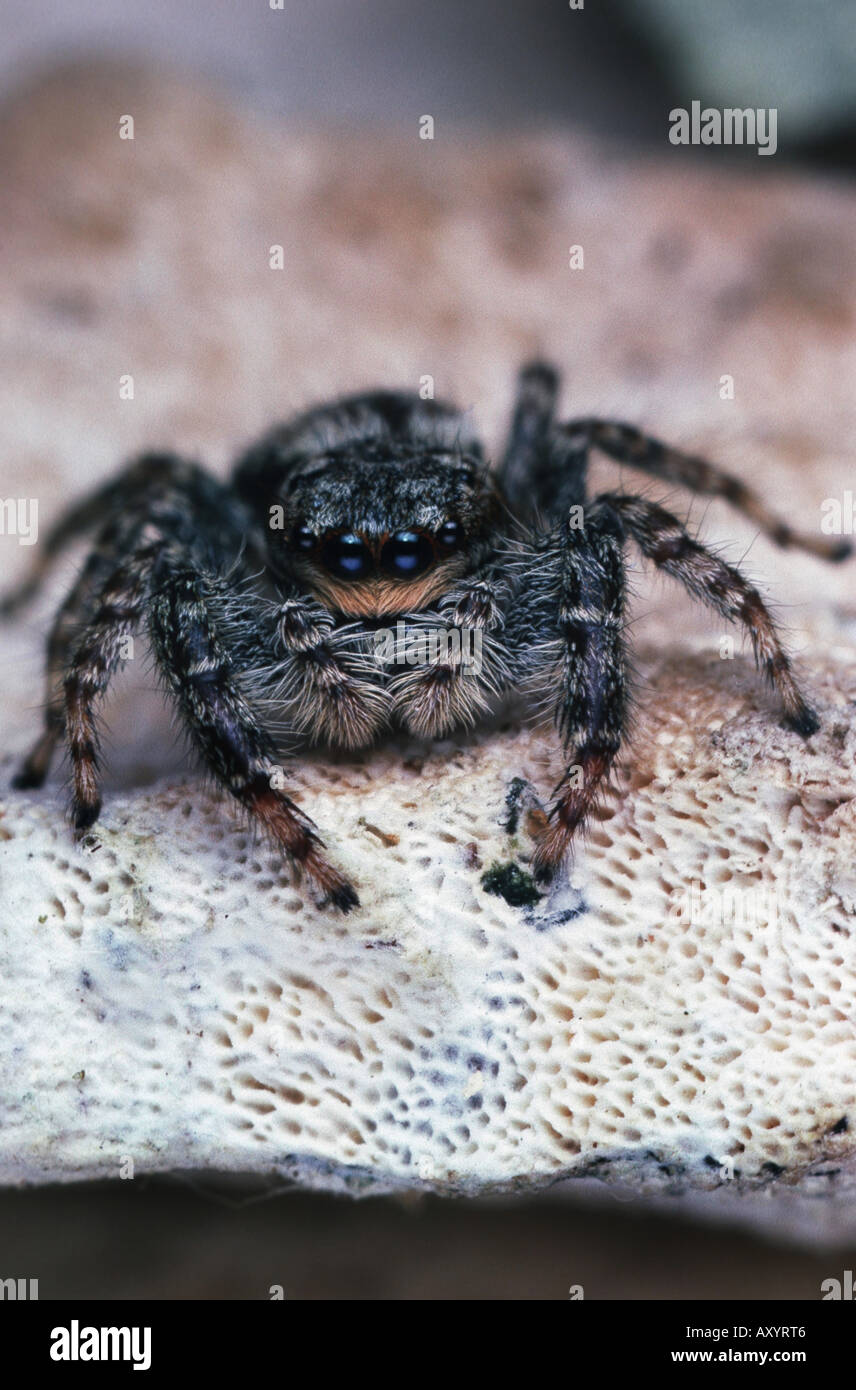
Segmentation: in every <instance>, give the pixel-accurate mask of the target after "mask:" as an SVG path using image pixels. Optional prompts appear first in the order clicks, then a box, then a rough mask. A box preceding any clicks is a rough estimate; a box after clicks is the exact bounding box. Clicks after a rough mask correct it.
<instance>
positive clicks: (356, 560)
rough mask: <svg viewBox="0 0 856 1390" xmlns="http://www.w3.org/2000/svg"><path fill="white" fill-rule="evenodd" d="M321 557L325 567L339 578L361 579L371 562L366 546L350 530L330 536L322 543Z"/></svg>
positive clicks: (366, 572) (369, 552)
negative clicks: (340, 534) (339, 534)
mask: <svg viewBox="0 0 856 1390" xmlns="http://www.w3.org/2000/svg"><path fill="white" fill-rule="evenodd" d="M322 559H323V562H324V566H325V568H326V569H328V570H329V571H330V573H331V574H335V575H336V576H337V577H338V578H339V579H362V578H363V577H364V576H365V575H366V574H368V572H369V570H370V568H371V563H372V557H371V551H370V550H369V548H368V546H367V545H366V544H365V543H364V542H363V541H362V540H360V537H359V536H355V535H354V533H353V532H352V531H349V532H346V533H345V535H342V536H331V537H330V539H329V540H328V541H327V542H326V543H325V545H324V549H323V551H322Z"/></svg>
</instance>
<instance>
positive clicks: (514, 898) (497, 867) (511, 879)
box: [481, 864, 541, 907]
mask: <svg viewBox="0 0 856 1390" xmlns="http://www.w3.org/2000/svg"><path fill="white" fill-rule="evenodd" d="M481 885H482V888H483V889H484V890H485V892H486V893H492V894H493V895H494V896H495V897H497V898H504V899H505V901H506V902H507V903H508V905H509V906H510V907H534V906H535V904H536V903H537V902H540V901H541V894H540V893H539V892H538V889H537V888H536V887H535V881H534V879H533V878H532V876H531V875H530V874H527V873H524V871H523V869H521V868H520V867H519V865H517V864H491V866H490V868H489V869H488V870H487V871H486V872H485V873H483V874H482V876H481Z"/></svg>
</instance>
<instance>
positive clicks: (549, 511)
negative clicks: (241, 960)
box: [4, 363, 850, 912]
mask: <svg viewBox="0 0 856 1390" xmlns="http://www.w3.org/2000/svg"><path fill="white" fill-rule="evenodd" d="M557 391H558V377H557V374H556V372H555V371H553V369H552V368H550V367H548V366H545V365H543V364H541V363H533V364H531V365H529V366H527V367H526V368H524V370H523V371H522V372H521V374H520V377H519V382H518V390H517V399H516V404H515V408H514V413H513V417H512V421H511V430H510V436H509V439H508V443H507V446H506V449H505V454H504V457H503V458H502V461H501V463H500V464H499V467H498V468H497V469H496V470H495V471H490V470H489V468H488V466H487V464H486V461H485V456H484V453H483V451H482V447H481V445H480V443H479V442H478V440H477V439H476V438H475V437H474V435H473V434H472V432H471V430H470V427H469V425H468V424H467V422H466V419H465V418H464V417H463V416H462V415H461V414H460V413H459V412H458V411H456V410H455V409H453V408H452V407H450V406H448V405H444V404H440V403H439V402H434V401H430V400H421V399H419V398H417V397H416V396H413V395H408V394H405V393H401V392H388V391H377V392H372V393H368V394H364V395H357V396H351V397H347V398H345V399H342V400H339V401H337V402H335V403H333V404H330V405H323V406H320V407H318V408H317V409H314V410H310V411H308V412H307V413H306V414H303V415H301V416H299V417H298V418H297V419H296V420H294V421H293V422H292V423H290V424H286V425H282V426H279V427H277V428H275V429H274V430H273V431H272V432H271V433H269V434H268V435H266V436H265V438H263V439H262V440H261V442H260V443H258V444H256V445H255V446H254V447H253V448H252V449H250V450H249V452H248V453H246V454H245V455H244V456H243V457H242V458H241V459H240V460H239V462H238V463H237V466H236V468H235V470H234V472H233V474H232V477H231V480H230V481H229V482H228V483H221V482H218V481H216V480H215V479H214V478H212V477H210V476H209V475H208V474H207V473H205V472H204V471H203V470H202V469H201V468H200V467H198V466H197V465H196V464H194V463H191V462H187V461H185V460H184V459H181V458H178V457H176V456H174V455H172V454H147V455H145V456H144V457H142V458H140V459H138V460H137V461H136V462H135V463H133V464H132V465H131V466H129V467H128V468H127V469H126V470H125V471H124V472H122V473H120V474H119V476H118V477H117V478H116V479H115V480H113V481H111V482H108V483H107V484H106V485H105V486H103V487H101V488H100V489H99V490H98V491H97V492H95V493H94V494H92V495H90V496H88V497H86V498H84V499H83V500H82V501H80V502H78V503H77V504H76V505H75V506H74V507H72V508H71V509H70V510H69V511H67V512H66V513H65V514H64V515H63V516H61V517H60V519H59V521H58V522H57V523H56V525H55V526H54V527H53V529H52V531H51V532H50V534H49V536H48V538H47V543H46V545H45V547H44V549H43V552H42V554H41V558H40V563H39V565H38V569H37V572H36V573H34V574H33V576H32V577H31V578H30V579H29V580H28V581H27V583H25V584H24V585H23V586H22V587H21V589H20V590H19V591H18V592H17V593H16V594H14V595H13V596H11V597H10V598H9V599H8V600H7V601H6V604H5V605H4V607H5V609H6V611H7V612H8V611H11V610H12V609H13V608H15V607H17V606H18V605H19V604H20V603H22V602H23V601H24V600H25V599H26V598H28V597H29V596H30V595H31V594H32V593H33V592H34V591H35V589H36V588H37V585H38V582H39V579H40V577H41V575H42V574H43V573H44V571H45V569H46V568H47V565H48V563H49V561H50V560H51V558H52V557H54V556H55V555H56V554H57V552H58V551H59V550H60V549H61V547H62V546H64V545H65V543H66V542H67V541H69V540H70V539H71V538H72V537H74V536H75V535H77V534H78V533H80V532H83V531H86V530H88V529H89V528H90V527H92V528H96V527H97V528H98V529H97V533H96V534H97V539H96V542H95V548H94V549H93V550H92V551H91V553H90V554H89V557H88V559H87V560H86V562H85V564H84V567H83V569H82V572H81V574H80V577H79V578H78V580H77V582H76V583H75V584H74V586H73V588H72V590H71V592H70V593H69V595H68V597H67V598H66V600H65V602H64V603H63V605H62V607H61V608H60V610H59V613H58V615H57V617H56V620H55V622H54V625H53V629H52V631H51V634H50V637H49V640H48V644H47V697H46V708H45V726H44V732H43V733H42V736H41V737H40V739H39V740H38V742H37V743H36V745H35V747H34V748H33V750H32V752H31V753H30V755H29V757H28V758H27V759H26V761H25V763H24V764H23V767H22V769H21V771H20V773H19V774H18V777H17V778H16V785H17V786H19V787H34V786H38V785H40V784H41V783H42V781H43V780H44V778H45V776H46V774H47V771H48V767H49V764H50V760H51V755H52V753H53V751H54V748H55V746H56V744H57V742H58V741H59V740H60V738H61V737H62V736H63V735H65V738H66V740H67V744H68V750H69V753H70V757H71V768H72V776H73V795H72V802H71V817H72V821H73V823H74V826H75V827H76V830H77V831H78V832H81V833H82V832H84V831H86V830H87V828H88V827H90V826H91V825H92V824H93V822H94V821H95V820H96V819H97V817H98V814H99V811H100V809H101V799H100V795H99V778H98V754H97V733H96V706H97V704H98V702H99V700H100V698H101V697H102V696H103V695H104V694H105V692H106V690H107V687H108V685H109V682H110V678H111V677H112V675H113V673H114V672H115V671H116V670H117V668H118V667H119V666H120V665H121V664H122V661H123V656H124V655H125V654H126V650H127V639H128V637H129V636H130V635H131V634H132V633H133V632H134V631H135V630H136V628H137V627H138V626H139V624H140V623H141V622H143V621H144V620H145V621H146V623H147V625H148V629H149V633H150V637H151V642H152V646H153V650H154V654H155V659H156V661H157V664H158V667H159V669H160V672H161V673H162V675H163V678H164V680H165V683H166V685H167V687H168V688H169V690H170V691H171V692H172V694H173V696H174V698H175V701H176V704H177V707H178V710H179V712H180V714H181V716H182V717H183V720H184V722H185V724H186V726H187V730H188V732H189V734H190V738H191V740H192V742H193V744H194V745H195V747H196V749H197V750H198V752H199V753H200V754H201V755H202V758H203V760H204V762H205V764H206V765H207V767H208V769H209V771H210V772H211V773H212V774H213V776H214V778H215V779H216V781H217V782H218V783H219V784H221V785H222V786H223V787H225V788H226V789H227V790H228V791H230V792H231V793H232V795H233V796H234V797H235V798H236V800H237V801H238V802H239V803H240V804H241V806H243V807H244V808H245V810H246V811H247V812H248V813H249V816H250V818H251V820H252V821H254V822H255V823H256V824H258V825H259V826H260V827H262V828H263V829H264V830H265V831H266V832H267V833H268V834H269V835H270V836H272V837H273V839H274V841H275V842H276V844H277V845H278V846H279V847H280V849H281V851H282V852H283V854H284V855H285V856H286V857H287V858H288V860H289V861H290V862H291V863H292V865H293V866H294V868H295V870H296V871H297V872H298V873H299V872H300V871H302V872H303V873H305V874H306V875H307V877H308V879H309V881H310V884H311V886H312V888H313V890H314V893H315V895H316V896H317V898H318V899H319V901H321V902H323V903H330V904H333V905H334V906H335V907H337V908H339V909H341V910H342V911H343V912H347V911H348V910H349V909H351V908H352V907H355V906H356V905H357V902H358V899H357V895H356V892H355V891H354V888H353V887H352V885H351V884H350V883H349V882H348V880H347V879H346V878H345V877H343V875H342V874H341V873H340V872H339V871H338V870H337V869H336V868H335V867H334V866H333V865H332V864H331V863H330V861H329V860H328V859H327V857H326V854H325V852H324V848H323V844H322V841H321V840H320V838H319V836H318V833H317V831H316V828H315V826H314V825H313V823H312V822H311V821H310V820H309V819H308V817H307V816H305V815H304V814H303V813H302V812H301V811H300V810H299V809H298V808H297V806H296V805H295V804H294V802H293V801H292V800H291V799H290V798H289V797H288V796H287V795H286V793H285V791H284V790H283V789H282V785H281V782H280V780H279V778H278V777H276V776H274V775H273V774H274V771H275V770H278V763H277V761H276V759H277V748H278V746H279V745H278V742H277V738H276V737H275V736H274V731H276V730H277V728H278V727H279V731H280V732H282V731H283V730H287V731H288V732H289V733H290V734H292V735H295V734H299V735H307V736H309V737H311V738H313V739H316V740H321V741H326V742H327V743H329V744H332V745H338V746H344V747H348V748H355V747H358V746H360V745H365V744H368V743H370V742H372V741H373V740H374V739H375V738H376V737H377V736H378V735H379V734H380V732H381V730H382V729H383V728H384V727H386V726H388V725H390V724H398V725H400V726H403V727H404V728H406V729H408V730H410V731H412V732H414V733H417V734H419V735H423V736H429V737H430V736H436V735H441V734H443V733H445V732H447V731H449V730H451V729H453V728H455V727H457V726H461V725H465V724H469V723H471V722H472V721H473V720H474V719H475V718H476V716H477V715H478V714H479V713H480V712H481V711H482V710H483V709H485V708H486V707H487V706H488V704H489V702H490V700H491V698H492V697H493V696H495V695H497V694H501V693H502V692H504V691H507V690H510V689H515V688H519V687H521V686H524V685H525V686H527V687H532V686H534V687H536V688H540V693H541V697H542V698H547V699H548V700H549V703H550V706H551V709H552V712H553V714H554V715H555V719H556V722H557V724H558V727H559V730H560V732H561V735H562V738H563V741H564V746H565V750H566V753H567V756H568V758H569V759H570V764H571V766H570V768H569V769H568V770H567V771H566V773H565V776H564V777H563V779H562V781H561V782H560V783H559V785H558V787H557V789H556V800H555V803H554V805H553V807H552V810H551V812H550V815H549V819H548V821H547V824H546V826H545V828H544V829H543V831H542V833H541V837H540V839H539V841H538V842H537V844H536V847H535V851H534V855H533V865H532V867H533V873H534V875H535V877H536V879H537V880H538V881H541V882H544V881H548V880H549V879H550V878H551V877H552V876H553V874H554V873H555V871H556V870H557V868H558V867H559V866H560V865H561V863H562V861H563V860H564V858H565V856H566V853H567V851H568V849H569V846H570V844H571V841H572V839H573V837H574V835H575V834H576V832H577V831H578V830H579V829H580V827H581V826H582V825H583V824H584V822H585V820H586V817H587V815H588V814H589V812H590V810H591V808H592V805H593V803H594V801H595V798H596V796H597V793H598V791H599V789H600V788H602V786H603V784H604V781H605V779H606V778H607V777H608V775H609V772H610V769H611V767H612V764H613V762H614V759H615V757H616V754H617V753H618V750H619V746H620V743H621V738H622V734H623V732H624V730H625V726H626V720H627V706H628V689H627V670H626V667H627V662H626V656H625V637H624V630H623V629H624V617H625V602H626V596H625V595H626V589H625V573H624V560H623V550H624V546H625V543H626V542H627V541H628V540H633V541H635V542H636V543H637V545H638V546H639V548H640V550H641V551H642V554H643V555H644V556H646V557H647V558H648V559H649V560H651V561H653V563H654V564H655V565H656V566H657V567H658V568H659V569H661V570H663V571H664V572H665V573H666V574H669V575H672V576H673V577H674V578H675V579H677V580H679V581H680V582H681V583H682V584H683V585H684V586H685V588H687V589H688V590H689V592H690V593H691V594H693V595H694V597H696V598H698V599H701V600H702V601H703V602H705V603H707V604H708V605H709V606H710V607H711V608H713V609H714V610H715V611H716V612H717V613H719V614H720V615H721V616H722V617H723V618H727V619H729V620H732V621H734V622H738V623H742V625H743V627H744V628H745V630H746V631H747V632H748V633H749V636H750V638H751V640H752V644H753V646H754V650H755V655H756V659H757V661H758V663H759V665H760V667H761V668H762V670H763V671H764V673H765V674H766V675H767V676H768V678H769V680H770V681H771V683H772V684H773V685H774V686H775V688H776V689H777V691H778V693H779V695H780V697H781V700H782V704H783V706H784V713H785V719H786V722H787V724H788V725H789V726H790V727H791V728H792V729H795V730H796V731H797V732H798V733H800V734H802V735H803V736H804V737H808V736H809V735H811V734H813V733H814V732H815V731H816V729H817V728H818V721H817V718H816V716H815V714H814V712H813V711H812V709H811V708H810V707H809V705H808V704H807V703H806V701H805V699H804V698H803V696H802V694H801V693H800V690H799V688H798V686H797V684H796V682H795V680H794V677H793V674H792V672H791V666H790V663H789V661H788V658H787V656H786V655H785V652H784V651H783V649H782V647H781V645H780V642H779V638H778V635H777V632H776V628H775V625H774V623H773V620H772V618H771V616H770V614H769V612H768V610H767V608H766V607H765V605H764V603H763V601H762V599H761V597H760V595H759V594H758V593H757V592H756V590H755V589H754V588H753V587H752V586H751V585H750V584H749V583H748V582H747V581H746V579H744V577H743V576H742V575H741V574H740V572H739V571H738V570H736V569H734V568H733V567H732V566H731V565H728V564H726V563H725V562H724V561H723V560H721V559H720V558H719V557H718V556H716V555H715V554H712V553H711V551H709V550H708V549H706V548H705V547H704V546H703V545H701V544H700V543H699V542H698V541H697V540H695V539H694V538H693V537H692V536H690V535H689V534H688V533H687V531H686V529H685V528H684V526H683V525H682V524H681V522H680V521H679V520H678V519H677V518H676V517H675V516H673V515H671V513H669V512H668V511H665V510H664V509H663V508H662V507H661V506H658V505H657V504H656V503H655V502H651V501H648V500H646V499H644V498H642V497H636V496H628V495H625V494H624V493H622V492H618V491H615V492H607V493H602V494H600V495H599V496H596V497H594V498H587V496H586V465H587V460H588V455H589V450H590V449H591V448H592V447H597V448H599V449H600V450H602V451H603V452H604V453H606V454H607V455H609V456H610V457H611V458H613V459H615V460H617V461H619V462H621V463H625V464H631V465H633V466H634V467H635V468H638V469H641V470H643V471H645V472H647V473H649V474H652V475H653V476H654V477H656V478H660V479H662V480H664V481H667V482H669V483H674V484H679V485H681V486H683V487H686V488H689V489H690V490H692V491H693V492H696V493H703V494H706V495H708V496H719V497H724V498H726V499H727V500H728V501H729V502H731V503H732V504H733V505H734V506H735V507H737V508H739V509H740V510H741V511H742V512H744V513H746V514H747V515H748V516H750V517H751V518H752V519H753V520H754V521H755V522H756V523H757V524H758V525H759V526H760V527H761V528H762V529H763V530H764V531H766V532H767V533H768V534H769V535H770V536H771V537H772V538H773V539H774V540H775V541H776V542H777V543H778V544H779V545H781V546H791V545H794V546H800V547H802V548H803V549H805V550H809V551H812V552H813V553H814V554H815V555H818V556H821V557H823V558H825V559H829V560H839V559H843V558H844V556H845V555H846V554H847V553H848V552H849V549H850V547H849V546H847V545H845V544H841V545H835V544H830V543H826V542H824V541H822V540H820V539H813V538H811V537H807V536H800V535H797V534H795V533H794V532H793V531H792V530H791V528H790V527H789V526H787V525H786V524H785V523H784V522H782V521H779V520H777V519H776V518H775V517H774V516H773V515H771V513H770V512H769V511H768V509H767V508H766V506H765V505H764V503H763V502H762V501H761V500H760V498H759V497H757V496H756V495H755V494H754V493H753V492H751V491H750V490H749V488H747V487H746V486H744V484H743V483H741V482H739V481H738V480H737V479H736V478H732V477H729V476H728V475H727V474H725V473H723V472H721V471H720V470H719V469H718V468H715V467H714V466H713V465H711V464H709V463H706V462H705V461H704V460H703V459H700V458H695V457H691V456H688V455H686V454H683V453H680V452H678V451H677V450H675V449H671V448H668V447H666V446H665V445H663V444H660V443H658V442H657V441H656V440H654V439H650V438H648V437H646V436H645V435H643V434H640V433H639V432H638V431H637V430H636V429H634V428H632V427H631V426H629V425H622V424H615V423H612V422H610V421H605V420H596V419H580V420H574V421H572V422H570V423H569V424H558V423H557V422H556V420H555V418H554V415H555V405H556V397H557ZM581 516H582V518H583V524H580V517H581ZM391 620H401V621H404V623H405V624H406V625H407V628H408V630H420V631H423V632H424V631H427V630H428V629H436V628H446V629H450V628H455V627H458V628H461V629H463V628H467V627H469V628H473V629H480V630H481V633H482V638H483V647H482V662H481V668H480V670H479V671H478V673H474V672H472V671H469V670H464V669H463V668H462V666H461V664H460V662H456V661H455V660H454V658H448V659H445V660H435V661H432V662H428V663H425V664H423V665H421V666H414V667H410V666H407V667H405V668H401V669H395V668H393V669H392V670H389V669H385V668H384V666H383V665H382V664H380V663H378V661H377V660H373V659H372V638H373V636H374V635H376V633H377V629H378V628H379V627H382V626H384V625H389V623H390V621H391ZM263 716H264V717H263ZM571 768H572V769H573V770H574V776H573V777H572V776H571V775H570V772H571Z"/></svg>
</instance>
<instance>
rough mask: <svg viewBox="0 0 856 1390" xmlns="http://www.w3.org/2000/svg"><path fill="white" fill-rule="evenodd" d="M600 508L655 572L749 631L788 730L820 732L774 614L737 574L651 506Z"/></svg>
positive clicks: (614, 499) (633, 503)
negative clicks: (606, 510)
mask: <svg viewBox="0 0 856 1390" xmlns="http://www.w3.org/2000/svg"><path fill="white" fill-rule="evenodd" d="M597 502H598V504H599V505H606V506H608V507H609V508H611V509H612V510H613V511H614V512H615V514H616V515H617V516H618V517H619V518H620V519H621V522H622V524H623V525H624V527H625V529H626V531H627V534H628V535H629V536H632V538H633V539H634V540H635V541H636V543H637V545H638V546H639V549H640V550H641V551H642V554H643V555H645V556H647V558H648V559H649V560H652V561H653V562H654V564H655V565H656V566H657V568H658V569H661V570H663V572H664V573H665V574H670V575H672V577H673V578H675V579H677V580H679V582H680V583H681V584H683V586H684V588H685V589H687V590H688V591H689V593H691V594H692V595H693V597H694V598H698V599H700V600H701V601H702V603H706V604H707V605H708V607H710V608H713V609H714V610H715V612H717V613H719V614H720V615H721V616H722V617H723V618H727V619H728V621H729V622H733V623H741V624H742V625H743V627H744V629H745V630H746V632H748V634H749V637H750V639H751V641H752V646H753V649H754V652H755V660H756V661H757V663H758V666H759V667H760V668H761V670H762V671H763V672H764V674H765V675H766V676H767V679H768V680H769V682H770V684H771V685H772V686H773V687H774V689H776V690H777V691H778V692H779V696H780V697H781V700H782V704H783V705H784V709H785V719H786V722H787V723H788V725H789V726H790V728H792V729H794V730H795V731H796V732H797V733H799V734H802V735H803V737H804V738H809V737H810V736H811V735H812V734H814V733H817V730H818V729H819V727H820V723H819V720H818V718H817V715H816V714H815V712H814V710H813V709H812V708H811V706H810V705H809V704H808V703H807V702H806V700H805V698H804V697H803V695H802V692H801V691H800V689H799V686H798V685H797V683H796V681H795V679H794V675H793V671H792V670H791V663H790V661H789V660H788V657H787V654H786V652H785V650H784V648H783V647H782V644H781V641H780V640H779V634H778V631H777V629H776V624H775V623H774V621H773V618H772V615H771V614H770V611H769V609H768V608H767V606H766V604H765V603H764V600H763V599H762V598H761V595H760V594H759V593H758V591H757V589H755V588H753V586H752V585H751V584H750V583H749V581H748V580H747V579H745V578H744V577H743V575H742V574H741V573H740V571H739V570H738V569H735V568H734V567H733V566H732V565H727V564H726V563H725V561H724V560H720V558H719V556H718V555H714V554H713V553H712V552H711V551H710V550H707V549H706V547H705V546H703V545H701V544H700V543H699V542H698V541H696V540H693V538H692V536H690V535H689V534H688V533H687V531H686V529H685V527H684V526H682V525H681V523H680V521H679V520H678V519H677V517H675V516H673V515H672V513H671V512H667V511H666V510H665V508H663V507H660V506H658V505H657V504H656V503H654V502H648V501H646V500H645V499H644V498H642V497H627V496H625V495H624V494H623V493H620V492H613V493H604V494H602V495H601V496H600V497H599V498H598V499H597Z"/></svg>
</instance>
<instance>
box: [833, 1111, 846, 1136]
mask: <svg viewBox="0 0 856 1390" xmlns="http://www.w3.org/2000/svg"><path fill="white" fill-rule="evenodd" d="M849 1128H850V1121H849V1120H848V1118H847V1116H846V1115H842V1116H841V1119H840V1120H838V1121H837V1122H836V1123H835V1124H834V1125H833V1126H832V1129H831V1130H830V1131H829V1133H830V1134H846V1133H847V1131H848V1129H849Z"/></svg>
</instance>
